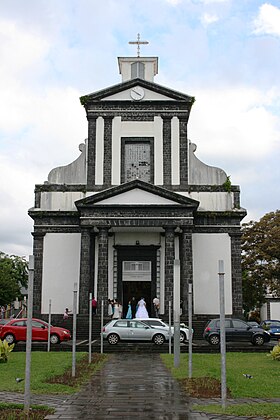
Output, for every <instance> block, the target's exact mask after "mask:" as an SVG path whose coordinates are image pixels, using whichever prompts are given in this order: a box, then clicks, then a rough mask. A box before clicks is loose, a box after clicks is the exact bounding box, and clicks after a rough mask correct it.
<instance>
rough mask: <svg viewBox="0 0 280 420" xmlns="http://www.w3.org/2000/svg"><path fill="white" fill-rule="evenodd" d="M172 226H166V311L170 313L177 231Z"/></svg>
mask: <svg viewBox="0 0 280 420" xmlns="http://www.w3.org/2000/svg"><path fill="white" fill-rule="evenodd" d="M174 230H175V229H174V228H172V227H165V303H164V305H165V308H164V309H165V313H166V314H167V313H168V302H169V301H171V303H172V304H173V274H174V259H175V246H174V245H175V243H174V241H175V232H174Z"/></svg>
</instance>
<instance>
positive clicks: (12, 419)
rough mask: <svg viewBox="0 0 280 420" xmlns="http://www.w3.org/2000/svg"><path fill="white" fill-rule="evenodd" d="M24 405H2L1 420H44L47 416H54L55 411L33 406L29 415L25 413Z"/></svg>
mask: <svg viewBox="0 0 280 420" xmlns="http://www.w3.org/2000/svg"><path fill="white" fill-rule="evenodd" d="M23 409H24V405H23V404H12V403H1V402H0V418H1V420H26V419H28V420H43V419H44V418H45V417H46V416H47V415H49V414H53V413H54V411H55V410H54V409H53V408H49V407H47V406H41V405H33V406H32V407H31V408H30V410H29V412H28V414H27V413H25V412H24V411H23Z"/></svg>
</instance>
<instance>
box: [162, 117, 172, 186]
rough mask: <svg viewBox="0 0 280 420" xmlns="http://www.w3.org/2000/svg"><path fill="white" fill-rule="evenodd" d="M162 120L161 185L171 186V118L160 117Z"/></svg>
mask: <svg viewBox="0 0 280 420" xmlns="http://www.w3.org/2000/svg"><path fill="white" fill-rule="evenodd" d="M161 118H162V120H163V162H164V164H163V184H164V185H171V117H169V116H168V117H167V116H165V115H162V116H161Z"/></svg>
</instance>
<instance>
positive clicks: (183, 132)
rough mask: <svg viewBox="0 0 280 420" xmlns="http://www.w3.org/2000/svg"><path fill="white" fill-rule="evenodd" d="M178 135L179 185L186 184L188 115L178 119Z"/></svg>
mask: <svg viewBox="0 0 280 420" xmlns="http://www.w3.org/2000/svg"><path fill="white" fill-rule="evenodd" d="M178 118H179V133H180V184H181V185H187V184H188V134H187V133H188V130H187V127H188V115H187V114H186V115H185V116H183V115H180V116H179V117H178Z"/></svg>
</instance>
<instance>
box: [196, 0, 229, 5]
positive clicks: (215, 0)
mask: <svg viewBox="0 0 280 420" xmlns="http://www.w3.org/2000/svg"><path fill="white" fill-rule="evenodd" d="M228 1H229V0H199V2H200V3H203V4H212V3H227V2H228Z"/></svg>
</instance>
